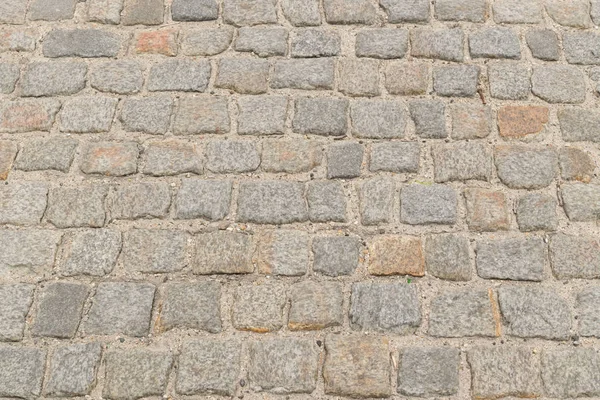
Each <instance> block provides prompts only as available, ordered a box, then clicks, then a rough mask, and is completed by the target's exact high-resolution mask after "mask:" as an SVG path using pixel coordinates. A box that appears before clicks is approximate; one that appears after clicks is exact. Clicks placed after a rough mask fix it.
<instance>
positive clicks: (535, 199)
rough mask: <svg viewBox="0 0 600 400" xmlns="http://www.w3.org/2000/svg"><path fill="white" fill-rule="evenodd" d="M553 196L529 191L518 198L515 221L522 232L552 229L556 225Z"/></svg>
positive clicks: (555, 203)
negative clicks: (529, 192)
mask: <svg viewBox="0 0 600 400" xmlns="http://www.w3.org/2000/svg"><path fill="white" fill-rule="evenodd" d="M557 206H558V202H557V201H556V198H555V197H554V196H549V195H544V194H539V193H531V194H527V195H524V196H522V197H520V198H519V201H518V203H517V222H518V223H519V229H520V230H521V231H524V232H531V231H537V230H544V231H554V230H556V228H557V227H558V215H557V213H556V207H557Z"/></svg>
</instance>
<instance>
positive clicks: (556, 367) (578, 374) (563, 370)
mask: <svg viewBox="0 0 600 400" xmlns="http://www.w3.org/2000/svg"><path fill="white" fill-rule="evenodd" d="M599 371H600V358H599V357H598V351H597V350H596V349H593V348H579V349H577V348H575V349H558V350H547V351H544V353H543V355H542V381H543V382H544V389H545V392H546V393H547V394H548V395H549V396H552V397H555V398H576V397H584V396H585V397H587V396H598V395H599V394H600V372H599Z"/></svg>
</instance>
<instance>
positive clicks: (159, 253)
mask: <svg viewBox="0 0 600 400" xmlns="http://www.w3.org/2000/svg"><path fill="white" fill-rule="evenodd" d="M188 240H189V236H188V234H187V233H186V232H182V231H173V230H166V229H160V230H159V229H132V230H130V231H128V232H125V234H124V236H123V251H122V252H121V261H122V263H123V267H124V268H125V269H126V270H127V271H128V272H147V273H155V274H156V273H167V272H177V271H181V270H182V269H183V268H184V267H185V266H186V265H187V262H186V253H187V247H188Z"/></svg>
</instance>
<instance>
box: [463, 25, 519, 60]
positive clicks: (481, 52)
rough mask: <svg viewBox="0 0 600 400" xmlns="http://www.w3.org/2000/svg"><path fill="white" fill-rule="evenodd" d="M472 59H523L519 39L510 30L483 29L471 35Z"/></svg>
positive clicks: (499, 28) (500, 28)
mask: <svg viewBox="0 0 600 400" xmlns="http://www.w3.org/2000/svg"><path fill="white" fill-rule="evenodd" d="M469 51H470V52H471V57H472V58H512V59H519V58H521V45H520V43H519V37H518V36H517V34H516V33H515V32H514V31H513V30H512V29H510V28H504V27H493V28H481V29H479V30H478V31H475V32H474V33H472V34H470V35H469Z"/></svg>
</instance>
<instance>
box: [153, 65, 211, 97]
mask: <svg viewBox="0 0 600 400" xmlns="http://www.w3.org/2000/svg"><path fill="white" fill-rule="evenodd" d="M210 73H211V66H210V63H209V61H208V60H189V59H185V60H184V59H181V60H179V59H177V60H167V61H163V62H161V63H158V64H154V65H153V66H152V67H151V68H150V73H149V75H148V84H147V88H148V90H149V91H151V92H159V91H180V92H204V91H205V90H206V87H207V86H208V81H209V80H210Z"/></svg>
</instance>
